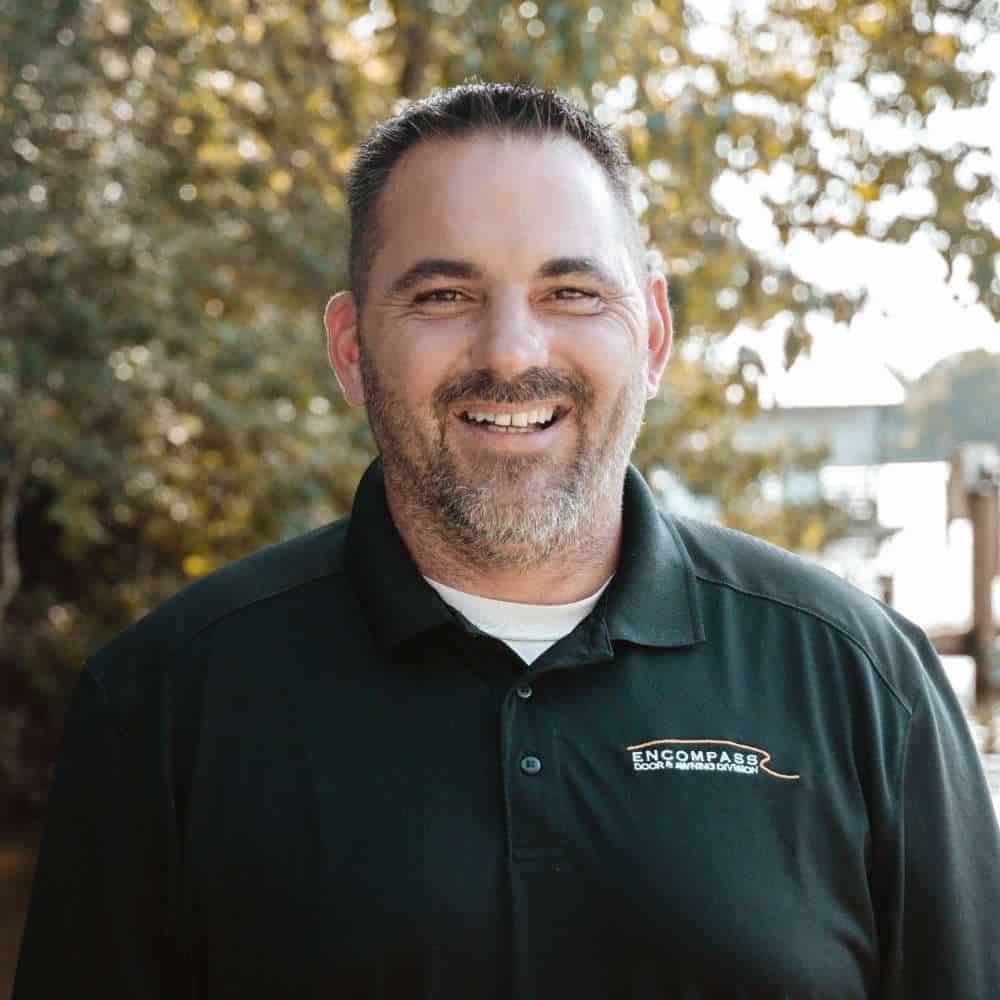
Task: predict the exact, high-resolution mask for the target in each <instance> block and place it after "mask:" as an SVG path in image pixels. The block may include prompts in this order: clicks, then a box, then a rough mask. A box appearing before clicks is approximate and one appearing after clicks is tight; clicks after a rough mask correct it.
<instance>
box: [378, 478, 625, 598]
mask: <svg viewBox="0 0 1000 1000" xmlns="http://www.w3.org/2000/svg"><path fill="white" fill-rule="evenodd" d="M386 499H387V501H388V505H389V513H390V514H391V515H392V519H393V521H394V523H395V525H396V529H397V530H398V531H399V534H400V536H401V537H402V539H403V544H404V545H405V546H406V548H407V550H408V551H409V553H410V556H411V557H412V558H413V561H414V562H415V563H416V564H417V569H418V570H419V571H420V572H421V574H422V575H424V576H428V577H430V578H431V579H432V580H437V581H438V583H443V584H445V585H447V586H449V587H454V588H455V589H456V590H464V591H465V592H466V593H469V594H475V595H477V596H479V597H490V598H493V599H494V600H497V601H514V602H517V603H520V604H569V603H571V602H573V601H579V600H583V598H585V597H589V596H590V595H591V594H593V593H594V592H595V591H597V590H598V589H599V588H600V587H601V585H602V584H603V583H604V582H605V581H606V580H607V579H608V577H610V576H611V575H612V574H613V573H614V571H615V569H616V567H617V565H618V555H619V551H620V549H621V534H622V513H621V500H620V498H618V499H617V500H616V501H615V502H614V503H609V504H607V505H606V509H602V510H600V511H598V512H595V516H594V517H593V518H591V519H589V523H588V525H587V527H586V528H584V529H582V530H581V531H579V532H578V533H577V536H578V539H579V540H578V541H575V542H574V543H573V544H572V545H570V546H566V547H564V548H561V549H560V550H558V551H557V552H554V553H550V554H548V555H546V556H545V558H544V559H538V560H532V559H531V558H530V556H527V557H526V555H525V553H524V552H523V551H521V550H519V549H518V548H516V547H510V548H509V550H507V551H496V552H494V553H493V556H494V558H491V559H490V560H484V561H483V562H481V563H474V562H471V561H470V559H469V549H468V548H467V547H466V546H465V545H464V544H463V541H462V539H461V538H457V537H456V536H455V534H454V532H453V531H451V532H450V531H449V530H448V526H446V525H443V524H440V523H439V522H438V521H437V520H436V519H435V518H433V517H432V516H430V515H429V514H428V512H427V511H425V510H422V509H420V508H419V507H418V505H416V504H414V503H413V502H408V501H407V499H406V498H405V497H403V496H401V495H400V492H399V491H397V490H394V489H393V488H392V485H391V484H390V483H389V481H388V479H387V481H386Z"/></svg>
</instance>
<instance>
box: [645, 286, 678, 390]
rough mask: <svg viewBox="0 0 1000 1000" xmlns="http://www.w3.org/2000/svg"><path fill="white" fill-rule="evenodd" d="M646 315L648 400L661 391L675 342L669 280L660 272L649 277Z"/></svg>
mask: <svg viewBox="0 0 1000 1000" xmlns="http://www.w3.org/2000/svg"><path fill="white" fill-rule="evenodd" d="M646 313H647V316H648V319H647V322H648V325H649V341H648V344H647V349H648V351H649V368H648V372H647V375H646V398H647V399H652V398H653V397H654V396H655V395H656V394H657V393H658V392H659V391H660V378H661V377H662V375H663V369H664V368H665V367H666V365H667V359H668V358H669V357H670V344H671V342H672V341H673V323H672V321H671V319H670V301H669V299H668V297H667V279H666V277H665V276H664V275H663V274H661V273H660V272H659V271H657V272H655V273H653V274H651V275H650V276H649V285H648V286H647V289H646Z"/></svg>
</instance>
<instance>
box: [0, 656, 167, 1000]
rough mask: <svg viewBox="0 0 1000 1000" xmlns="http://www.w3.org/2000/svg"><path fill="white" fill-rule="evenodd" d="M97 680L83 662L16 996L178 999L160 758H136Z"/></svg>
mask: <svg viewBox="0 0 1000 1000" xmlns="http://www.w3.org/2000/svg"><path fill="white" fill-rule="evenodd" d="M134 753H135V751H134V748H133V749H132V750H128V749H126V748H125V747H124V746H123V741H122V735H121V729H120V727H119V725H118V724H117V720H116V719H115V718H114V714H113V712H112V710H111V707H110V706H109V703H108V699H107V697H106V694H105V691H104V689H103V688H102V686H101V684H100V682H99V680H98V679H97V677H95V676H94V675H93V674H92V673H91V672H90V671H89V670H88V669H86V668H85V669H84V671H83V672H82V674H81V676H80V680H79V682H78V683H77V686H76V689H75V691H74V694H73V698H72V700H71V702H70V706H69V711H68V712H67V715H66V721H65V727H64V731H63V739H62V746H61V749H60V754H59V760H58V763H57V766H56V769H55V772H54V775H53V780H52V785H51V789H50V792H49V804H48V811H47V815H46V821H45V830H44V834H43V836H42V842H41V848H40V851H39V856H38V863H37V867H36V869H35V877H34V885H33V889H32V895H31V901H30V904H29V907H28V915H27V923H26V925H25V931H24V938H23V941H22V944H21V953H20V959H19V962H18V967H17V973H16V976H15V980H14V993H13V1000H53V998H55V997H64V996H65V997H69V996H80V997H101V998H103V1000H119V998H121V1000H124V998H126V997H128V998H130V1000H132V998H137V997H144V998H145V997H148V998H160V997H163V998H166V997H168V996H169V997H181V996H183V995H184V994H183V992H181V991H180V990H179V989H177V986H178V984H176V983H169V982H168V979H167V977H168V976H169V975H176V971H177V963H176V961H172V960H171V958H170V956H171V954H172V953H173V938H172V934H171V917H170V910H171V908H170V905H169V900H168V898H167V895H168V890H167V885H168V877H167V876H168V872H167V871H166V867H167V866H166V865H165V864H164V852H163V844H164V842H165V841H164V837H163V833H164V831H162V830H157V829H156V826H157V824H156V822H155V820H152V821H151V816H150V813H149V810H148V808H147V805H146V804H148V803H149V802H150V801H152V800H151V797H150V796H151V789H155V788H158V787H160V784H159V780H158V775H157V774H156V773H155V772H154V773H146V775H145V779H146V786H147V787H146V788H145V789H141V788H138V787H136V785H137V778H138V779H139V781H141V780H142V775H143V773H144V769H145V768H147V767H149V766H150V765H151V764H152V763H153V762H151V761H149V760H146V761H142V760H135V759H131V760H130V759H128V758H129V754H133V755H134Z"/></svg>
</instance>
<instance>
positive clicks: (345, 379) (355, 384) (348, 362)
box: [323, 292, 365, 406]
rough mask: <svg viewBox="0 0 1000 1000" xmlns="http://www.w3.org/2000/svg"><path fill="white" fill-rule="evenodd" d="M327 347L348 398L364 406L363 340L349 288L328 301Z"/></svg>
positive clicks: (326, 316)
mask: <svg viewBox="0 0 1000 1000" xmlns="http://www.w3.org/2000/svg"><path fill="white" fill-rule="evenodd" d="M323 324H324V325H325V326H326V351H327V355H328V356H329V358H330V365H331V367H332V368H333V371H334V374H335V375H336V376H337V381H338V382H339V383H340V388H341V389H342V390H343V392H344V396H345V397H346V399H347V402H348V403H350V404H351V405H352V406H364V403H365V390H364V381H363V379H362V378H361V341H360V340H359V338H358V310H357V306H356V305H355V303H354V296H353V295H352V294H351V293H350V292H337V294H336V295H334V297H333V298H332V299H330V301H329V302H327V304H326V312H325V313H324V314H323Z"/></svg>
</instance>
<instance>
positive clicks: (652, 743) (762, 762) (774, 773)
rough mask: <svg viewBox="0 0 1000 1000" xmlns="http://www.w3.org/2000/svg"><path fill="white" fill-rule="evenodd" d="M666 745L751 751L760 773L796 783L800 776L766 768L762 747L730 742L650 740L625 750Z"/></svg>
mask: <svg viewBox="0 0 1000 1000" xmlns="http://www.w3.org/2000/svg"><path fill="white" fill-rule="evenodd" d="M668 743H669V744H671V745H681V746H691V745H692V744H697V745H699V746H701V745H704V744H711V745H712V746H724V747H736V749H737V750H751V751H753V753H759V754H760V764H759V765H758V766H759V767H760V769H761V770H762V771H766V772H767V773H768V774H770V775H771V777H773V778H784V779H785V780H786V781H798V779H799V778H800V777H801V775H798V774H782V773H781V772H780V771H772V770H771V768H769V767H768V766H767V762H768V761H769V760H770V759H771V754H770V752H769V751H767V750H765V749H764V748H763V747H752V746H750V744H749V743H734V742H733V741H732V740H650V741H649V742H648V743H636V744H635V745H634V746H630V747H625V749H626V750H645V749H646V748H647V747H658V746H663V745H664V744H668Z"/></svg>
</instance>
